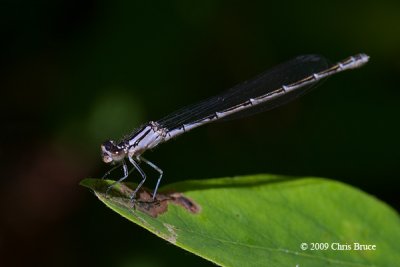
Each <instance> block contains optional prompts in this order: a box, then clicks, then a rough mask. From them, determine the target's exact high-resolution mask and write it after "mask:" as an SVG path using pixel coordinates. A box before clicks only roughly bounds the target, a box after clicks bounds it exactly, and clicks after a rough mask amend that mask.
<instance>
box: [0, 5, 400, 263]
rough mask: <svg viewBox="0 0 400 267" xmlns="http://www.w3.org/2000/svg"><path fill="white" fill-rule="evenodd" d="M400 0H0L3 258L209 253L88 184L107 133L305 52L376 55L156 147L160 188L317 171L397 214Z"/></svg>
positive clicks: (131, 258) (185, 258)
mask: <svg viewBox="0 0 400 267" xmlns="http://www.w3.org/2000/svg"><path fill="white" fill-rule="evenodd" d="M399 3H400V2H399V1H395V0H393V1H379V2H377V1H326V2H325V1H307V0H306V1H274V2H272V1H252V2H250V1H246V2H242V3H239V2H237V1H212V0H206V1H198V2H193V1H183V0H180V1H159V2H155V1H122V0H117V1H94V0H92V1H90V0H85V1H77V0H75V1H71V0H69V1H24V0H21V1H1V9H0V33H1V42H0V57H1V61H0V64H1V65H0V68H1V73H0V88H1V92H2V93H1V95H2V98H1V109H0V116H1V140H0V142H1V147H0V148H1V149H0V160H1V163H2V168H1V180H0V186H1V187H0V214H1V215H0V216H1V217H0V218H1V219H0V265H1V266H91V265H93V266H94V265H96V266H171V265H174V266H189V265H190V266H203V265H205V264H209V263H208V262H206V261H205V260H202V259H200V258H198V257H197V256H194V255H192V254H190V253H188V252H185V251H183V250H181V249H178V248H176V247H174V246H173V245H170V244H169V243H167V242H166V241H164V240H161V239H159V238H157V237H155V236H153V235H152V234H150V233H149V232H147V231H145V230H143V229H141V228H139V227H138V226H136V225H134V224H132V223H130V222H128V221H127V220H125V219H123V218H122V217H120V216H118V215H116V214H115V213H113V212H112V211H111V210H109V209H107V208H105V206H104V205H103V204H101V203H100V202H99V201H97V200H96V198H95V197H94V195H93V194H91V193H90V191H88V190H86V189H84V188H82V187H81V186H79V185H78V183H79V181H80V180H81V179H83V178H85V177H101V176H102V175H103V174H104V173H105V172H106V171H107V170H108V168H109V167H108V166H105V164H103V163H102V162H101V159H100V156H99V145H100V143H101V142H102V141H103V140H105V139H108V138H114V139H118V138H120V137H122V136H123V135H124V134H127V133H129V132H130V131H131V130H133V129H134V128H135V127H137V126H139V125H140V124H141V123H144V122H146V121H148V120H156V119H159V118H161V117H162V116H164V115H167V114H168V113H170V112H171V111H174V110H176V109H177V108H179V107H182V106H184V105H187V104H191V103H192V102H195V101H197V100H201V99H203V98H205V97H208V96H211V95H214V94H216V93H219V92H221V91H222V90H224V89H227V88H229V87H231V86H232V85H235V84H236V83H238V82H240V81H243V80H245V79H248V78H251V77H252V76H254V75H255V74H258V73H259V72H262V71H263V70H265V69H267V68H269V67H271V66H273V65H275V64H278V63H280V62H282V61H285V60H287V59H290V58H292V57H294V56H297V55H299V54H307V53H318V54H322V55H325V56H326V57H328V58H330V59H331V60H332V61H337V60H341V59H343V58H346V57H347V56H350V55H352V54H355V53H359V52H365V53H367V54H369V55H370V56H371V60H370V63H369V64H367V65H366V66H365V67H363V68H362V69H358V70H354V71H348V72H345V73H343V74H340V75H337V76H335V77H332V78H331V79H329V80H328V81H327V82H325V83H324V84H323V85H322V86H320V87H319V88H318V89H317V90H315V91H313V92H312V93H311V94H309V95H307V96H305V97H302V98H301V99H299V100H296V101H294V102H292V103H290V104H288V105H286V106H284V107H281V108H279V109H276V110H273V111H271V112H267V113H263V114H260V115H257V116H254V117H249V118H246V119H241V120H236V121H232V122H226V123H219V124H215V125H210V126H206V127H202V128H200V129H197V130H195V131H193V132H191V133H189V134H186V135H184V136H182V137H180V138H179V139H177V140H173V141H170V142H169V143H166V144H164V145H162V146H161V147H160V148H158V149H157V150H156V151H154V152H149V153H146V155H147V158H149V159H150V160H151V161H153V162H155V163H156V164H158V165H159V166H160V167H161V168H162V169H163V170H164V173H165V177H164V180H163V184H167V183H172V182H175V181H183V180H185V179H202V178H212V177H220V176H233V175H243V174H256V173H274V174H285V175H296V176H321V177H328V178H332V179H335V180H340V181H343V182H345V183H348V184H351V185H354V186H356V187H358V188H360V189H362V190H364V191H366V192H368V193H370V194H372V195H375V196H376V197H378V198H379V199H381V200H383V201H385V202H386V203H388V204H390V205H391V206H393V207H394V208H396V209H397V210H398V209H399V208H400V204H399V201H398V179H399V171H398V168H399V163H400V160H399V159H400V153H399V148H400V141H399V136H400V128H399V115H400V112H399V111H400V108H399V96H400V91H399V88H398V87H399V84H400V15H399V14H400V4H399ZM146 170H147V171H148V172H149V173H150V176H153V177H154V176H155V173H154V172H151V170H148V169H146ZM130 180H131V181H134V180H135V179H134V178H131V179H130ZM154 180H155V179H154ZM154 180H152V179H151V178H150V179H149V183H147V186H149V187H151V186H152V184H151V182H154ZM136 181H137V177H136ZM150 181H151V182H150ZM349 205H351V203H349ZM216 223H221V222H216ZM224 223H229V222H224ZM379 230H382V231H384V230H389V229H379ZM209 265H211V264H209Z"/></svg>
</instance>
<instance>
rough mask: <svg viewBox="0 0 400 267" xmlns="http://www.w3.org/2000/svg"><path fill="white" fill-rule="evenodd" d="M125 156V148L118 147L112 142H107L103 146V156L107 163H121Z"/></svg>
mask: <svg viewBox="0 0 400 267" xmlns="http://www.w3.org/2000/svg"><path fill="white" fill-rule="evenodd" d="M125 155H126V152H125V147H123V146H119V145H116V144H115V143H114V141H112V140H107V141H105V142H104V143H103V144H102V145H101V156H102V158H103V161H104V162H105V163H113V162H118V161H121V160H123V159H124V158H125Z"/></svg>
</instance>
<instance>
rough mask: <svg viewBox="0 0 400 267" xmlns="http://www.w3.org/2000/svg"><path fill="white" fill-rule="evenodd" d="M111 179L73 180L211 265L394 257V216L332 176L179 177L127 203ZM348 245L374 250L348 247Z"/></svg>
mask: <svg viewBox="0 0 400 267" xmlns="http://www.w3.org/2000/svg"><path fill="white" fill-rule="evenodd" d="M111 183H112V181H105V180H98V179H85V180H83V181H82V182H81V184H82V185H84V186H86V187H88V188H91V189H93V190H94V192H95V194H96V196H97V197H98V198H99V199H100V200H101V201H102V202H104V203H105V204H106V205H107V206H108V207H110V208H111V209H113V210H114V211H115V212H117V213H119V214H120V215H122V216H123V217H125V218H127V219H128V220H130V221H132V222H134V223H136V224H138V225H140V226H142V227H143V228H146V229H147V230H149V231H150V232H152V233H154V234H156V235H157V236H159V237H161V238H163V239H165V240H167V241H169V242H171V243H173V244H175V245H176V246H179V247H181V248H183V249H186V250H188V251H190V252H193V253H194V254H197V255H199V256H201V257H204V258H206V259H208V260H210V261H212V262H214V263H216V264H219V265H223V266H241V267H243V266H326V265H328V264H330V265H331V266H396V265H398V263H399V262H400V256H399V255H400V253H399V251H400V219H399V216H398V214H397V213H396V212H395V211H394V210H392V209H391V208H390V207H388V206H387V205H386V204H384V203H383V202H381V201H379V200H378V199H376V198H374V197H372V196H370V195H367V194H366V193H363V192H361V191H360V190H358V189H355V188H353V187H350V186H348V185H345V184H342V183H339V182H335V181H330V180H326V179H320V178H302V179H295V178H289V177H281V176H272V175H257V176H246V177H236V178H220V179H210V180H201V181H200V180H199V181H184V182H180V183H175V184H171V185H167V186H165V187H164V188H162V189H161V190H160V194H158V195H157V199H158V201H156V202H152V201H151V200H152V198H151V194H150V193H149V192H148V191H147V190H141V191H140V193H139V194H138V198H137V201H136V203H135V205H134V206H135V207H133V203H132V202H131V201H130V199H129V196H130V195H131V194H132V188H135V185H133V184H129V183H128V184H120V185H118V186H116V187H114V188H113V189H112V190H110V192H109V193H108V195H107V196H105V194H104V192H105V190H106V188H107V187H108V186H109V185H110V184H111ZM174 192H175V193H174ZM355 243H358V244H362V245H370V246H369V248H371V249H373V248H374V250H356V247H355V246H356V245H355ZM301 244H306V245H303V246H307V249H301ZM313 246H314V247H313ZM326 246H327V247H326ZM373 246H375V247H373ZM312 248H314V250H312ZM339 248H341V249H342V250H338V249H339Z"/></svg>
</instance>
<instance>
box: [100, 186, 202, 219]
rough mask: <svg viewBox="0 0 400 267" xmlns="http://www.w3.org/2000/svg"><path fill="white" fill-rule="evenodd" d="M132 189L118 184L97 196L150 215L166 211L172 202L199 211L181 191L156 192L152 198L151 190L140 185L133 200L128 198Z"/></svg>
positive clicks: (195, 211) (154, 215)
mask: <svg viewBox="0 0 400 267" xmlns="http://www.w3.org/2000/svg"><path fill="white" fill-rule="evenodd" d="M104 189H106V187H103V188H102V189H100V188H97V190H98V191H97V190H96V191H97V192H99V191H100V192H105V190H104ZM133 191H134V190H133V189H132V188H131V187H130V186H129V185H127V184H122V183H121V184H119V185H117V186H116V187H115V188H113V189H112V190H110V192H109V194H108V195H107V196H106V195H105V194H104V193H100V194H99V196H101V197H103V198H104V197H105V198H106V199H107V200H108V201H111V202H114V203H115V204H117V205H120V206H124V208H130V209H133V210H139V211H141V212H144V213H146V214H148V215H150V216H151V217H157V216H158V215H160V214H163V213H165V212H167V211H168V205H169V204H171V203H172V204H174V205H177V206H181V207H183V208H184V209H186V210H187V211H188V212H190V213H194V214H196V213H199V212H200V206H199V205H198V204H197V203H195V202H194V201H193V200H191V199H190V198H188V197H186V196H184V195H183V194H182V193H177V192H166V193H160V192H159V193H157V196H156V198H155V199H154V200H153V195H152V193H151V191H150V190H149V189H147V188H145V187H142V188H141V189H140V190H139V191H138V192H137V194H136V199H135V200H133V201H132V200H130V196H131V195H132V193H133Z"/></svg>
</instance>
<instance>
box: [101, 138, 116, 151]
mask: <svg viewBox="0 0 400 267" xmlns="http://www.w3.org/2000/svg"><path fill="white" fill-rule="evenodd" d="M103 147H104V149H105V150H106V151H111V150H112V149H113V147H114V142H113V141H111V140H107V141H105V142H104V143H103Z"/></svg>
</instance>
